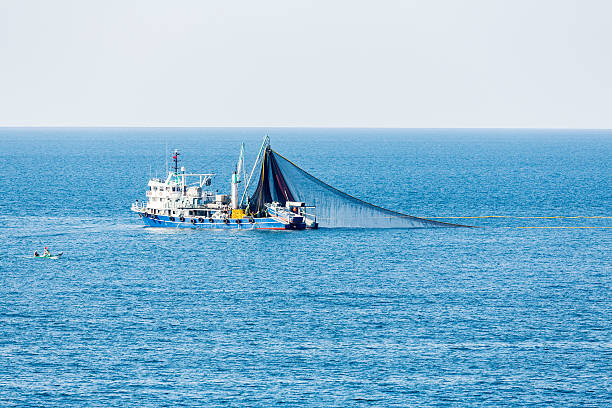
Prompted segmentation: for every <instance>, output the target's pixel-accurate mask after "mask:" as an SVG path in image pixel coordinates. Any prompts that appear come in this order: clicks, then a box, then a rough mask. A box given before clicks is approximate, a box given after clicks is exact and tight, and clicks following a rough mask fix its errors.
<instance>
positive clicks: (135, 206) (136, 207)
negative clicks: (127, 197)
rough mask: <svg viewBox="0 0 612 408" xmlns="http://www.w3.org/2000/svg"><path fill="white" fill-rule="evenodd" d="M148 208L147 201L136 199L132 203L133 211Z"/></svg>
mask: <svg viewBox="0 0 612 408" xmlns="http://www.w3.org/2000/svg"><path fill="white" fill-rule="evenodd" d="M146 208H147V206H146V204H145V203H141V202H140V201H136V202H133V203H132V211H144V210H145V209H146Z"/></svg>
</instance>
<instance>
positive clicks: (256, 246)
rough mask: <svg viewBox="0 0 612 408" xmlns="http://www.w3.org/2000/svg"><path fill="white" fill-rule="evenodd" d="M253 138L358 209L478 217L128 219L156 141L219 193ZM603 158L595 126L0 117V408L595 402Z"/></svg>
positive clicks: (610, 346) (611, 369)
mask: <svg viewBox="0 0 612 408" xmlns="http://www.w3.org/2000/svg"><path fill="white" fill-rule="evenodd" d="M265 133H268V134H269V135H270V137H271V140H272V146H273V148H274V149H275V150H276V151H278V152H279V153H281V154H283V155H284V156H285V157H287V158H289V159H291V160H292V161H294V162H295V163H296V164H298V165H300V166H301V167H302V168H304V169H305V170H307V171H309V172H311V173H312V174H313V175H316V176H317V177H319V178H321V179H322V180H324V181H326V182H328V183H329V184H331V185H334V186H336V187H338V188H340V189H341V190H344V191H346V192H348V193H350V194H353V195H355V196H357V197H360V198H363V199H365V200H366V201H370V202H373V203H375V204H379V205H382V206H384V207H387V208H391V209H395V210H399V211H403V212H406V213H408V214H411V215H416V216H422V217H432V218H433V217H440V218H439V219H440V220H444V221H450V222H457V223H464V224H470V225H478V226H481V227H483V228H477V229H442V230H440V229H431V230H427V229H425V230H423V229H419V230H360V229H338V230H334V229H321V230H318V231H301V232H284V231H281V232H244V231H233V232H228V231H175V230H170V231H168V230H155V229H146V228H143V226H142V225H141V223H140V222H139V219H138V217H137V216H135V215H134V214H131V213H130V211H129V207H130V204H131V202H132V201H133V200H135V199H137V198H138V199H143V198H144V188H145V185H146V183H147V179H148V177H149V176H150V175H162V174H163V173H164V169H165V151H166V146H167V148H168V150H169V149H172V148H179V149H181V151H182V152H183V156H182V157H183V165H184V166H185V167H187V170H191V171H212V172H216V173H217V174H218V176H217V178H216V179H215V181H214V183H213V187H214V188H218V189H219V190H220V191H228V190H229V177H230V172H231V171H232V168H233V165H234V163H235V161H236V159H237V155H238V151H239V148H240V143H241V142H242V141H244V142H245V143H246V148H247V159H248V160H249V161H252V160H253V158H254V156H255V155H256V152H257V149H258V148H259V143H260V142H261V138H262V137H263V136H264V134H265ZM611 169H612V131H552V130H551V131H529V130H505V131H501V130H376V129H347V130H326V129H316V130H312V129H34V130H31V129H30V130H26V129H2V130H0V186H1V194H2V196H1V200H0V225H1V226H0V232H1V234H0V235H1V238H2V239H1V242H2V256H1V257H0V405H3V406H45V407H65V406H79V407H83V406H96V407H100V406H138V407H159V406H249V407H255V406H262V407H271V406H300V407H310V406H312V407H319V406H339V407H347V406H398V407H405V406H516V407H524V406H610V405H611V404H612V382H611V376H612V285H611V284H612V251H611V249H612V229H611V227H612V218H610V217H612V171H611ZM477 216H481V217H482V216H495V217H491V218H451V217H477ZM443 217H444V218H443ZM539 217H556V218H539ZM567 217H574V218H567ZM606 217H607V218H606ZM44 246H49V247H50V248H51V250H52V251H53V252H59V251H63V252H64V257H63V258H62V259H60V260H56V261H51V260H36V259H32V258H31V257H30V256H31V254H32V252H33V251H34V250H35V249H38V250H41V249H42V247H44Z"/></svg>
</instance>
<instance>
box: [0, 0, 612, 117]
mask: <svg viewBox="0 0 612 408" xmlns="http://www.w3.org/2000/svg"><path fill="white" fill-rule="evenodd" d="M611 18H612V1H608V0H601V1H598V0H581V1H569V0H508V1H506V0H461V1H459V0H454V1H451V0H446V1H445V0H421V1H411V0H403V1H385V0H379V1H369V2H366V1H333V0H326V1H318V0H314V1H306V0H302V1H289V0H279V1H268V0H260V1H252V0H251V1H229V0H227V1H214V2H213V1H154V0H142V1H127V0H122V1H109V0H104V1H93V0H92V1H66V0H54V1H30V0H13V1H11V0H0V58H1V59H0V67H1V68H0V69H1V71H0V72H1V75H0V126H354V127H361V126H373V127H561V128H564V127H574V128H612V23H611V22H610V19H611Z"/></svg>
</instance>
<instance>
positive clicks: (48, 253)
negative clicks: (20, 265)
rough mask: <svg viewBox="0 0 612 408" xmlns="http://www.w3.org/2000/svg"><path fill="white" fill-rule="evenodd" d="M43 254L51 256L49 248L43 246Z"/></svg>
mask: <svg viewBox="0 0 612 408" xmlns="http://www.w3.org/2000/svg"><path fill="white" fill-rule="evenodd" d="M43 256H51V252H49V248H47V247H45V252H43Z"/></svg>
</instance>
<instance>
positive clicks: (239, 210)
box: [230, 209, 246, 219]
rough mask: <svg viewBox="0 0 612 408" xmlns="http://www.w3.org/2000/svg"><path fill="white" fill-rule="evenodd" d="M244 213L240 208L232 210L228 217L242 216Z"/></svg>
mask: <svg viewBox="0 0 612 408" xmlns="http://www.w3.org/2000/svg"><path fill="white" fill-rule="evenodd" d="M245 215H246V214H245V213H244V210H242V209H238V210H232V216H231V217H230V218H233V219H236V218H244V217H245Z"/></svg>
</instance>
